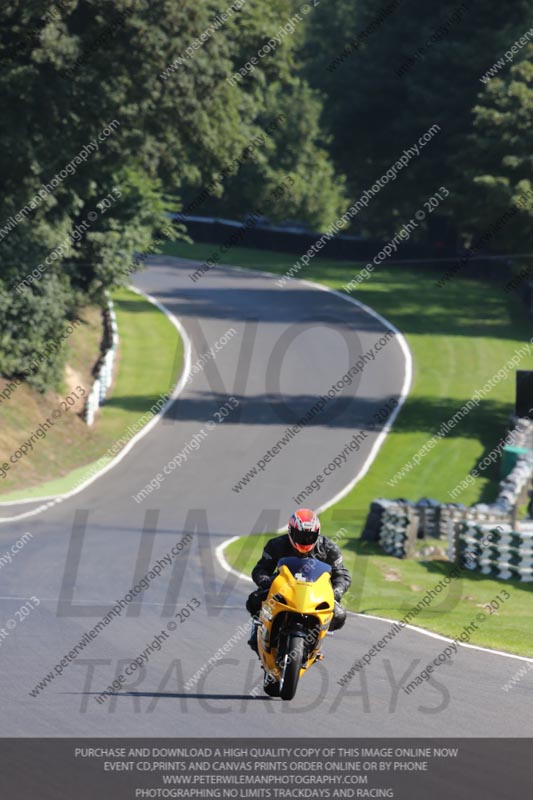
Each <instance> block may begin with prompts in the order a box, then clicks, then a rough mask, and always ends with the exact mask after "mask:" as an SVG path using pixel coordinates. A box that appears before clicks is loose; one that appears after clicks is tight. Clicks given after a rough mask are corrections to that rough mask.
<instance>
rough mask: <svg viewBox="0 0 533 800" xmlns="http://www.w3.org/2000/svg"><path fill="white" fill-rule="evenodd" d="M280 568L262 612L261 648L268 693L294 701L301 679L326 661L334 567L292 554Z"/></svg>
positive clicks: (259, 638)
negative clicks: (324, 645)
mask: <svg viewBox="0 0 533 800" xmlns="http://www.w3.org/2000/svg"><path fill="white" fill-rule="evenodd" d="M277 569H278V573H277V574H276V576H275V577H274V580H273V581H272V584H271V586H270V590H269V592H268V596H267V598H266V600H265V601H264V602H263V604H262V606H261V611H260V612H259V629H258V635H257V647H258V650H259V658H260V659H261V664H262V667H263V670H264V672H265V675H264V680H263V689H264V691H265V692H266V694H268V695H269V696H270V697H281V699H282V700H292V699H293V697H294V695H295V694H296V689H297V687H298V681H299V680H300V678H301V676H302V675H303V674H304V673H305V672H306V671H307V670H308V669H309V667H310V666H311V665H312V664H314V662H315V661H317V660H321V659H322V653H321V643H322V640H323V639H324V637H325V636H326V633H327V631H328V628H329V626H330V623H331V620H332V619H333V610H334V602H335V600H334V597H333V588H332V585H331V577H330V573H331V567H330V566H329V564H325V563H324V562H323V561H318V560H317V559H316V558H297V557H296V556H290V557H288V558H282V559H280V561H279V562H278V566H277Z"/></svg>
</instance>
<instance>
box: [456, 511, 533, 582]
mask: <svg viewBox="0 0 533 800" xmlns="http://www.w3.org/2000/svg"><path fill="white" fill-rule="evenodd" d="M448 555H449V558H450V560H453V561H455V563H456V564H458V565H459V566H461V567H464V568H465V569H470V570H477V571H479V572H481V573H483V575H491V576H493V577H495V578H501V579H502V580H508V579H509V578H515V579H518V580H520V581H524V582H532V581H533V530H531V531H522V530H521V531H515V530H513V528H512V527H511V526H510V525H499V526H498V527H494V526H491V525H474V524H472V523H470V522H461V523H459V525H458V526H457V527H456V529H455V531H454V536H453V539H452V540H451V542H450V550H449V553H448Z"/></svg>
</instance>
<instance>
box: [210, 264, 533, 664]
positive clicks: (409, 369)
mask: <svg viewBox="0 0 533 800" xmlns="http://www.w3.org/2000/svg"><path fill="white" fill-rule="evenodd" d="M232 269H240V270H241V271H243V272H246V271H247V270H244V269H243V268H241V267H232ZM259 274H261V275H265V276H268V277H278V276H277V275H276V274H275V273H272V272H263V271H261V273H259ZM298 282H299V283H304V284H306V285H307V286H311V287H312V288H313V289H319V290H321V291H324V292H330V293H332V294H335V295H337V297H341V298H342V299H343V300H346V301H347V302H348V303H353V305H355V306H359V307H360V308H362V309H363V310H364V311H366V312H367V313H368V314H370V315H371V316H373V317H374V318H375V319H377V320H379V321H380V322H381V323H383V324H384V325H386V326H388V328H389V329H390V330H393V331H394V332H395V333H396V335H397V339H398V343H399V345H400V347H401V348H402V351H403V354H404V356H405V377H404V382H403V386H402V389H401V393H400V402H399V403H398V406H397V408H395V409H394V411H393V413H392V414H391V416H390V417H389V419H388V421H387V424H386V425H385V427H384V428H383V430H382V431H381V433H380V434H379V436H378V437H377V438H376V441H375V442H374V445H373V447H372V449H371V451H370V453H369V454H368V457H367V459H366V461H365V462H364V464H363V466H362V467H361V469H360V470H359V472H358V473H357V475H356V476H355V478H353V479H352V480H351V481H350V483H348V484H347V485H346V486H345V487H344V489H341V491H340V492H338V493H337V494H336V495H335V496H334V497H332V498H331V500H328V501H327V503H324V504H323V505H322V506H320V508H318V509H316V512H317V514H319V513H321V512H322V511H325V510H326V509H328V508H330V507H331V506H332V505H334V504H335V503H337V502H338V501H339V500H342V498H343V497H346V495H347V494H349V492H351V490H352V489H353V488H354V486H356V484H358V483H359V481H360V480H361V479H362V478H364V476H365V475H366V473H367V472H368V470H369V469H370V467H371V465H372V462H373V461H374V459H375V458H376V456H377V454H378V452H379V449H380V448H381V445H382V444H383V442H384V440H385V438H386V436H387V434H388V433H389V431H390V429H391V427H392V425H393V423H394V420H395V419H396V417H397V416H398V413H399V411H400V409H401V407H402V406H403V404H404V402H405V400H406V398H407V395H408V393H409V389H410V386H411V381H412V377H413V359H412V356H411V351H410V350H409V346H408V344H407V341H406V340H405V337H404V336H403V334H402V333H401V332H400V331H399V330H398V329H397V328H396V326H395V325H393V324H392V323H390V322H389V321H388V320H387V319H385V317H382V316H381V314H378V312H377V311H374V309H372V308H369V306H367V305H365V304H364V303H362V302H361V301H359V300H355V299H354V298H353V297H348V295H346V294H343V293H342V292H338V291H336V290H335V289H331V288H330V287H329V286H324V284H321V283H316V282H314V281H306V280H301V281H298ZM277 532H278V533H284V532H285V527H283V528H280V529H279V530H278V531H277ZM240 538H241V537H240V536H232V537H231V539H226V541H225V542H222V544H220V545H219V546H218V547H217V548H216V550H215V555H216V558H217V560H218V562H219V564H220V566H221V567H222V568H223V569H224V570H225V571H226V572H230V573H232V574H233V575H236V576H237V577H239V578H241V580H245V581H247V582H249V583H253V581H252V579H251V578H250V577H249V576H248V575H245V574H244V573H242V572H239V571H238V570H236V569H234V568H233V567H232V566H231V565H230V564H229V563H228V560H227V559H226V555H225V552H224V551H225V549H226V547H228V545H230V544H232V542H236V541H237V540H238V539H240ZM348 614H350V615H352V616H354V617H359V618H360V619H372V620H377V621H379V622H388V623H389V624H393V623H394V622H398V620H394V619H388V618H386V617H374V616H371V615H369V614H357V613H356V612H355V611H348ZM405 627H406V628H408V629H409V630H412V631H415V632H416V633H421V634H423V635H424V636H429V637H431V638H432V639H439V640H440V641H443V642H453V641H454V640H453V639H449V638H448V637H446V636H442V635H441V634H439V633H433V632H432V631H427V630H425V629H424V628H418V627H416V626H415V625H409V624H407V625H406V626H405ZM458 645H459V646H460V647H465V648H468V649H470V650H479V651H480V652H482V653H491V654H492V655H496V656H503V657H504V658H513V659H515V660H518V661H526V662H528V663H533V659H532V658H527V657H526V656H518V655H515V654H514V653H505V652H504V651H502V650H491V649H490V648H488V647H480V646H478V645H475V644H466V643H463V642H458Z"/></svg>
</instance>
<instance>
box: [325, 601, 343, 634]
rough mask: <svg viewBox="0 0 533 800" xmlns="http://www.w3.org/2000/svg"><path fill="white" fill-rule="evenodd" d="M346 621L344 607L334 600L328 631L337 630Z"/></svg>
mask: <svg viewBox="0 0 533 800" xmlns="http://www.w3.org/2000/svg"><path fill="white" fill-rule="evenodd" d="M345 622H346V609H345V608H343V607H342V606H341V604H340V603H337V602H336V601H335V610H334V612H333V619H332V620H331V624H330V626H329V629H330V631H338V630H339V629H340V628H342V626H343V625H344V623H345Z"/></svg>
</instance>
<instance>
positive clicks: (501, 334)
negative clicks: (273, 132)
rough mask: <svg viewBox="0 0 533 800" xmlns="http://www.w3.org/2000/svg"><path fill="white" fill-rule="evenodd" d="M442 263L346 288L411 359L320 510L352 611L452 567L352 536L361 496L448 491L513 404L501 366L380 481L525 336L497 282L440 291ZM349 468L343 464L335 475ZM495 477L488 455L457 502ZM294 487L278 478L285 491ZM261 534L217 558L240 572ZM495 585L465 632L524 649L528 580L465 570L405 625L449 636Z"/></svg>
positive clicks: (328, 267) (242, 258) (241, 256)
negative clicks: (490, 607)
mask: <svg viewBox="0 0 533 800" xmlns="http://www.w3.org/2000/svg"><path fill="white" fill-rule="evenodd" d="M216 249H217V248H216V246H215V245H209V244H207V245H205V244H204V245H188V244H185V243H172V244H169V245H167V246H166V249H165V252H166V253H167V254H169V255H175V256H178V257H182V258H190V259H196V260H199V261H205V260H207V258H208V257H209V256H211V255H212V253H213V251H214V250H216ZM296 260H297V258H296V257H295V256H291V255H288V254H283V253H270V252H265V251H257V250H252V249H248V248H237V247H235V248H233V249H232V250H231V252H230V253H228V255H227V257H226V261H227V263H231V264H234V265H235V266H241V267H247V268H250V269H264V270H268V271H270V272H273V273H276V274H283V273H284V272H286V271H287V270H288V269H289V268H290V267H291V266H292V265H293V264H294V263H295V261H296ZM358 271H359V266H358V265H356V264H354V263H352V262H348V261H328V260H326V259H320V258H315V259H313V260H312V262H311V263H310V264H309V266H308V267H307V268H306V269H304V270H302V271H301V272H300V273H299V277H301V278H306V279H309V280H316V281H319V282H320V283H324V284H326V285H327V286H330V287H332V288H334V289H339V290H340V289H342V287H343V286H344V285H345V284H346V283H347V282H349V281H350V280H351V279H352V278H353V277H354V276H355V275H356V274H357V273H358ZM443 272H444V269H443V268H442V267H441V268H440V269H438V270H433V269H429V268H428V267H421V266H417V267H415V266H412V267H411V266H400V265H391V266H380V267H378V268H376V269H375V271H374V273H373V274H372V276H371V277H370V278H369V279H368V280H367V281H365V282H363V283H361V284H360V285H359V286H360V288H359V289H358V290H357V292H356V293H354V294H353V295H352V296H353V297H355V298H356V299H359V300H361V301H362V302H364V303H366V304H367V305H369V306H370V307H371V308H373V309H375V310H376V311H378V312H379V313H381V314H383V316H384V317H385V318H386V319H388V320H390V321H391V322H392V323H394V324H395V325H396V326H397V327H398V328H399V329H400V330H401V331H402V332H403V333H404V335H405V337H406V339H407V342H408V344H409V347H410V349H411V352H412V355H413V361H414V376H413V384H412V387H411V392H410V395H409V398H408V399H407V401H406V403H405V405H404V406H403V408H402V410H401V412H400V414H399V416H398V418H397V420H396V422H395V424H394V427H393V430H392V431H391V433H390V435H389V436H388V437H387V440H386V441H385V443H384V445H383V446H382V448H381V450H380V452H379V454H378V456H377V458H376V460H375V461H374V463H373V465H372V467H371V468H370V470H369V472H368V473H367V475H366V476H365V477H364V478H363V480H362V481H360V482H359V483H358V484H357V485H356V486H355V488H354V489H353V490H352V492H350V494H349V495H347V496H346V497H345V498H344V499H343V500H341V501H340V502H339V503H337V504H336V505H335V506H334V507H332V508H330V509H328V510H327V511H326V512H324V513H323V514H322V524H323V530H324V533H326V535H330V536H331V535H333V534H335V533H336V532H337V531H339V529H341V528H343V529H344V531H345V534H344V533H343V537H344V538H342V537H341V538H340V539H339V544H340V545H341V547H342V549H343V551H344V552H345V555H346V561H347V564H348V566H349V568H350V569H351V571H352V575H353V588H352V589H351V593H350V596H349V597H348V598H347V607H348V608H350V609H352V610H354V611H364V612H366V613H368V614H374V615H376V616H382V617H390V618H395V619H400V618H401V617H402V616H404V615H405V613H407V611H408V610H409V609H410V608H411V607H412V606H413V604H414V605H416V603H417V602H418V600H419V599H420V598H421V597H422V596H423V594H424V592H425V591H426V590H428V589H431V588H433V587H434V586H435V584H436V583H438V581H439V579H440V575H441V573H442V574H443V575H444V574H446V572H447V571H448V570H449V569H450V568H451V567H450V564H449V562H448V561H447V560H446V559H445V558H444V557H443V556H441V557H440V558H436V559H432V560H430V561H414V560H413V561H399V560H397V559H393V558H391V557H389V556H385V555H383V554H382V553H381V551H380V550H379V549H378V548H377V547H375V546H372V545H365V543H363V542H361V541H360V540H359V539H358V537H359V534H360V532H361V529H362V526H363V523H364V520H365V518H366V514H367V511H368V506H369V504H370V502H371V501H372V499H373V498H375V497H380V496H385V497H408V498H410V499H412V500H417V499H419V498H420V497H434V498H437V499H439V500H441V501H447V500H449V499H450V498H449V495H448V492H451V491H452V490H453V489H454V488H455V487H456V485H457V484H458V483H459V482H460V481H461V480H463V479H464V478H465V477H466V475H467V474H468V473H469V471H470V470H471V469H472V468H473V467H477V466H478V464H479V462H480V461H481V460H482V459H483V458H484V456H485V455H486V454H488V453H489V452H490V451H491V449H492V448H493V447H495V446H496V445H497V444H498V443H499V441H500V439H501V438H502V436H503V435H504V432H505V425H506V422H507V418H508V416H509V414H510V413H511V412H512V410H513V407H514V391H515V388H514V377H513V375H512V374H510V375H509V377H508V378H507V379H506V380H502V381H501V382H500V383H498V384H497V385H496V386H495V387H494V388H493V389H492V390H491V392H490V394H489V395H488V396H487V397H486V398H485V399H483V400H482V401H481V402H480V404H479V406H478V407H477V408H476V409H474V410H473V411H472V412H471V413H470V414H469V415H468V416H467V417H465V418H464V419H463V420H462V421H461V422H460V423H459V424H458V425H457V426H456V427H455V428H454V429H453V430H452V431H451V432H450V434H448V436H446V437H445V438H444V439H442V440H440V441H439V442H438V444H437V445H436V446H435V447H434V448H433V449H432V450H430V451H429V453H428V454H427V455H426V456H425V457H424V458H423V459H422V460H421V462H420V464H419V465H418V466H417V467H415V468H413V469H411V470H410V471H409V472H407V473H405V474H404V475H403V476H402V477H401V478H400V479H398V480H397V482H395V483H392V484H388V483H387V482H388V481H393V479H394V476H395V475H396V473H397V472H398V471H400V470H401V469H402V467H404V465H405V463H406V460H407V459H409V458H411V457H412V456H413V455H414V454H415V453H416V452H417V450H418V449H419V448H420V447H421V446H422V445H424V444H425V443H426V442H427V440H428V439H429V438H430V437H431V436H433V434H434V433H435V432H436V431H437V430H438V428H439V426H440V424H441V423H442V422H445V421H447V420H448V419H449V418H450V417H452V416H453V415H454V414H455V412H456V411H458V410H459V408H460V407H461V406H462V405H463V404H464V403H465V402H467V401H468V400H469V399H470V398H471V397H472V395H473V394H474V392H475V391H476V390H477V389H479V388H481V387H483V386H484V384H485V383H486V381H487V380H488V379H489V378H491V377H492V376H493V375H494V374H495V373H496V372H498V370H499V369H500V368H502V367H503V366H504V364H505V363H506V362H507V361H508V360H509V359H510V358H512V357H513V355H514V354H515V351H516V350H517V349H518V348H520V347H523V346H524V344H525V343H527V342H529V340H530V338H531V335H532V331H531V324H530V321H529V319H528V317H527V313H526V309H525V308H524V306H523V305H522V304H521V303H520V301H519V300H518V299H517V298H516V297H515V296H513V295H512V294H506V293H505V292H504V291H503V288H502V287H501V286H500V285H498V284H495V283H488V282H487V283H486V282H482V281H480V280H472V279H466V278H463V277H458V278H456V279H454V280H451V281H450V282H448V283H446V284H445V285H444V286H443V287H442V288H440V289H439V288H437V287H436V286H435V283H436V281H437V280H438V279H439V278H440V277H442V273H443ZM280 291H283V290H282V289H280ZM518 368H519V369H532V368H533V358H532V357H531V355H527V356H525V357H524V358H522V360H521V362H520V364H519V367H518ZM319 466H320V465H319ZM313 477H314V476H313V475H311V474H309V475H308V474H302V475H300V476H295V478H296V480H295V483H296V484H297V485H296V487H295V488H296V489H299V488H300V487H301V486H304V485H306V484H308V483H309V480H311V479H312V478H313ZM351 477H352V476H351V475H349V474H346V483H348V482H349V480H350V478H351ZM498 477H499V475H498V466H497V465H495V466H493V467H491V468H489V469H486V470H485V471H482V475H481V477H479V478H477V479H476V480H475V482H474V483H473V484H472V485H471V486H469V487H468V488H467V489H466V490H465V491H463V492H462V494H460V495H459V496H458V497H456V500H458V501H461V502H464V503H467V504H471V503H474V502H478V501H490V500H492V499H493V498H494V496H495V494H496V491H497V480H498ZM293 488H294V487H287V492H288V494H289V495H290V494H291V493H292V489H293ZM266 538H268V537H264V536H252V537H246V538H243V539H242V540H239V541H238V542H235V543H234V544H232V545H230V547H228V549H227V551H226V556H227V558H228V560H229V561H230V563H231V564H232V565H233V566H234V567H235V568H236V569H239V570H240V571H242V572H245V573H247V574H250V571H251V568H252V567H253V565H254V564H255V562H256V561H257V559H258V558H259V556H260V553H261V550H262V547H263V544H264V542H265V541H266ZM437 544H438V543H437ZM441 544H443V543H441ZM503 588H506V589H507V591H509V592H510V593H511V599H509V600H508V601H507V602H505V603H504V604H503V606H502V607H501V608H500V609H499V610H498V611H497V612H496V613H495V614H491V615H488V618H487V620H486V622H484V623H483V625H480V628H479V630H478V631H476V632H474V634H473V635H472V638H471V641H472V642H473V643H474V644H479V645H483V646H486V647H493V648H497V649H502V650H508V651H512V652H514V653H519V654H522V655H530V656H533V646H532V645H531V644H530V618H531V599H532V598H531V594H532V592H533V585H532V584H522V583H520V582H518V581H498V580H494V579H491V578H486V577H484V576H481V575H477V574H472V573H467V574H465V576H464V577H463V578H462V579H461V581H454V582H453V583H452V584H451V585H450V588H449V590H448V591H447V593H446V596H445V597H442V595H441V596H440V597H439V598H438V599H436V600H434V601H433V603H432V604H431V606H430V607H429V608H428V610H427V611H425V612H424V613H420V614H419V615H418V617H417V619H416V624H417V625H419V626H421V627H424V628H427V629H428V630H432V631H435V632H437V633H441V634H444V635H447V636H451V637H452V638H453V637H456V636H458V635H459V634H460V632H461V631H462V629H463V627H464V626H465V625H466V624H468V623H469V622H470V620H471V619H472V618H474V619H475V615H476V613H478V612H480V613H481V611H482V607H483V605H484V604H485V603H486V602H489V601H490V600H492V599H493V598H494V597H496V596H497V595H498V594H499V593H501V591H502V589H503ZM487 613H488V612H487Z"/></svg>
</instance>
